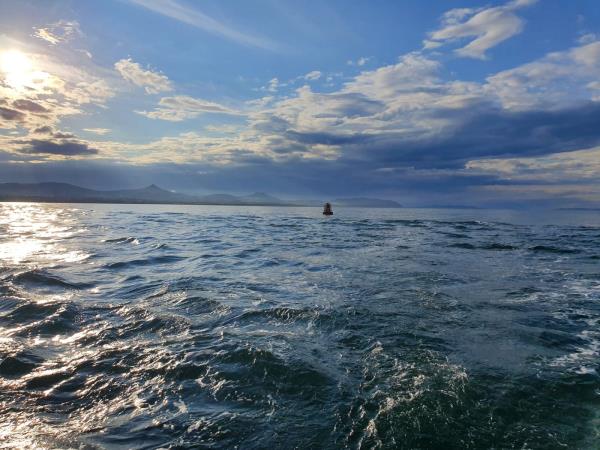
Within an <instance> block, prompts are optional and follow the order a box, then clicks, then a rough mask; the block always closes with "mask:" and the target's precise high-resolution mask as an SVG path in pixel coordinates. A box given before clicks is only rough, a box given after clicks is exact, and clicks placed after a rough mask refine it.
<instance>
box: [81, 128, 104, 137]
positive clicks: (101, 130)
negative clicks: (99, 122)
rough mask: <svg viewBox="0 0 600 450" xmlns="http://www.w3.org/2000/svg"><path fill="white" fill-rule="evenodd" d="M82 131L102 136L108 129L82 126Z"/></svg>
mask: <svg viewBox="0 0 600 450" xmlns="http://www.w3.org/2000/svg"><path fill="white" fill-rule="evenodd" d="M83 131H87V132H88V133H94V134H98V135H100V136H104V135H105V134H108V133H110V129H108V128H84V129H83Z"/></svg>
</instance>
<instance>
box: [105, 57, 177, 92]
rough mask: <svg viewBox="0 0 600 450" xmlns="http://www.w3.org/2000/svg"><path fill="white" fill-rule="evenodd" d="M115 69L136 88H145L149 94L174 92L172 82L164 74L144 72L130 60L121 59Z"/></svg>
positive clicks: (150, 71)
mask: <svg viewBox="0 0 600 450" xmlns="http://www.w3.org/2000/svg"><path fill="white" fill-rule="evenodd" d="M115 69H117V71H118V72H119V73H120V74H121V76H122V77H123V78H125V79H126V80H127V81H129V82H131V83H133V84H135V85H136V86H139V87H143V88H144V90H145V91H146V93H148V94H158V93H159V92H168V91H172V90H173V86H172V83H171V81H170V80H169V79H168V78H167V77H166V76H165V75H163V74H161V73H158V72H153V71H152V70H144V69H143V68H142V66H140V65H139V64H138V63H136V62H133V61H132V60H131V59H130V58H128V59H121V60H119V61H117V62H116V63H115Z"/></svg>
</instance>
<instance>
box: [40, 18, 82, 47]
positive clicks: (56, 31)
mask: <svg viewBox="0 0 600 450" xmlns="http://www.w3.org/2000/svg"><path fill="white" fill-rule="evenodd" d="M81 35H83V33H82V32H81V28H80V27H79V23H78V22H77V21H75V20H73V21H68V20H60V21H59V22H56V23H53V24H50V25H48V26H46V27H44V28H36V29H35V33H34V34H33V36H35V37H36V38H39V39H42V40H44V41H46V42H48V43H50V44H52V45H56V44H59V43H61V42H67V41H70V40H71V39H72V38H73V37H75V36H81Z"/></svg>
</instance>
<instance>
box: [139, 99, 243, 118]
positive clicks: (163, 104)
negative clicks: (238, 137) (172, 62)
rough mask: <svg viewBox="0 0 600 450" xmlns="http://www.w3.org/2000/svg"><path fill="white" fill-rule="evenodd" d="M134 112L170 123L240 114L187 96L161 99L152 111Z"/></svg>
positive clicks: (216, 104)
mask: <svg viewBox="0 0 600 450" xmlns="http://www.w3.org/2000/svg"><path fill="white" fill-rule="evenodd" d="M136 112H137V113H138V114H141V115H143V116H146V117H148V118H150V119H160V120H168V121H170V122H180V121H182V120H185V119H191V118H194V117H197V116H199V115H200V114H203V113H219V114H231V115H238V114H240V113H239V112H238V111H235V110H233V109H230V108H228V107H226V106H223V105H220V104H218V103H214V102H210V101H208V100H203V99H200V98H194V97H189V96H187V95H176V96H173V97H163V98H161V99H160V101H159V102H158V107H157V108H156V109H154V110H153V111H136Z"/></svg>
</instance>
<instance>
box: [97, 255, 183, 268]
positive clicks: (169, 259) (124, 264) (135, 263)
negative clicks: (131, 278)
mask: <svg viewBox="0 0 600 450" xmlns="http://www.w3.org/2000/svg"><path fill="white" fill-rule="evenodd" d="M184 259H186V258H185V257H183V256H175V255H164V256H152V257H149V258H145V259H132V260H130V261H117V262H113V263H109V264H106V265H105V266H104V267H106V268H108V269H126V268H129V267H139V266H152V265H156V264H170V263H174V262H178V261H182V260H184Z"/></svg>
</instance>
